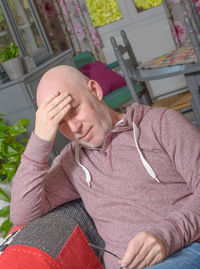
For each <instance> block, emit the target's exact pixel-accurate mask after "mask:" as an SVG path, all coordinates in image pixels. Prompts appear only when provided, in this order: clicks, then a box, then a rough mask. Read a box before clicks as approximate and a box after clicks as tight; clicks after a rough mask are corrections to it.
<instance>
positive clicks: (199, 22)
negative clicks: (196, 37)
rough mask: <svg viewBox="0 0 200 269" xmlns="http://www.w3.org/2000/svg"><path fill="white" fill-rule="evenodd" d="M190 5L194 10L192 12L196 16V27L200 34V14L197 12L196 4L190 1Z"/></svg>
mask: <svg viewBox="0 0 200 269" xmlns="http://www.w3.org/2000/svg"><path fill="white" fill-rule="evenodd" d="M190 5H191V8H192V12H193V15H194V19H195V22H196V25H197V29H198V32H199V34H200V15H199V13H198V11H197V8H196V5H195V3H194V2H191V1H190Z"/></svg>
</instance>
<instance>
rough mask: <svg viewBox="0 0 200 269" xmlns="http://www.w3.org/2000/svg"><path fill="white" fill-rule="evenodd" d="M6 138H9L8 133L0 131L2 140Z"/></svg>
mask: <svg viewBox="0 0 200 269" xmlns="http://www.w3.org/2000/svg"><path fill="white" fill-rule="evenodd" d="M6 136H7V135H6V133H5V132H4V131H1V130H0V138H3V137H6Z"/></svg>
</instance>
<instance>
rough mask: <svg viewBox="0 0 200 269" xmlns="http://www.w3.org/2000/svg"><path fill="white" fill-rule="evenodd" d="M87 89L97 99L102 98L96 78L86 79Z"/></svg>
mask: <svg viewBox="0 0 200 269" xmlns="http://www.w3.org/2000/svg"><path fill="white" fill-rule="evenodd" d="M88 89H89V91H90V92H91V93H92V94H93V95H94V96H95V97H96V98H97V99H98V100H99V101H101V100H102V99H103V91H102V88H101V86H100V85H99V83H98V82H97V81H96V80H93V79H90V80H89V81H88Z"/></svg>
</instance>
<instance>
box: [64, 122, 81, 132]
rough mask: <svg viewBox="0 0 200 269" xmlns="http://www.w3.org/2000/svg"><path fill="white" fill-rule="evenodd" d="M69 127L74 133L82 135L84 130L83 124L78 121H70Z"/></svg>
mask: <svg viewBox="0 0 200 269" xmlns="http://www.w3.org/2000/svg"><path fill="white" fill-rule="evenodd" d="M67 124H68V127H69V129H70V131H71V132H72V133H80V132H81V128H82V123H81V122H80V121H79V120H77V119H68V121H67Z"/></svg>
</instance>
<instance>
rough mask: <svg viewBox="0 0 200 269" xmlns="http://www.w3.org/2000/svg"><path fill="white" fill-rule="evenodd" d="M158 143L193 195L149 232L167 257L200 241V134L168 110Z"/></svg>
mask: <svg viewBox="0 0 200 269" xmlns="http://www.w3.org/2000/svg"><path fill="white" fill-rule="evenodd" d="M160 141H161V144H162V146H163V148H164V149H165V150H166V152H167V153H168V154H169V156H170V158H171V159H172V161H173V163H174V165H175V166H176V169H177V170H178V172H179V173H180V175H181V176H182V177H183V178H184V180H185V182H186V183H187V185H188V187H189V188H190V189H191V190H192V192H193V195H192V196H191V197H190V198H189V199H188V200H187V202H185V204H184V206H183V207H182V208H181V210H178V211H174V212H172V213H171V214H170V215H169V216H167V217H166V218H165V219H164V220H163V221H162V222H161V223H158V224H157V225H156V226H155V227H152V229H151V231H152V232H154V233H156V234H157V235H158V236H159V237H160V238H161V239H162V241H163V242H164V244H165V247H166V252H167V256H169V255H170V254H172V253H173V252H175V251H176V250H178V249H180V248H182V247H184V246H185V245H188V244H190V243H192V242H194V241H197V240H198V239H200V228H199V227H200V132H199V130H198V129H197V128H196V127H194V126H192V125H191V123H189V122H188V121H187V120H186V119H185V118H184V117H183V116H182V115H181V114H180V113H179V112H176V111H173V110H167V111H165V112H164V113H163V115H162V118H161V122H160ZM161 184H162V183H161Z"/></svg>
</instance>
